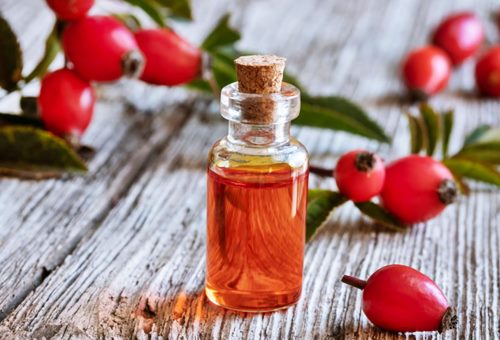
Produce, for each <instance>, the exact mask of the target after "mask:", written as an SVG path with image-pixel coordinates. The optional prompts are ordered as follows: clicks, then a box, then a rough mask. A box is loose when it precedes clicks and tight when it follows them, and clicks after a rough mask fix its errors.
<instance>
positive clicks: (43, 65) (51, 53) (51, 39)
mask: <svg viewBox="0 0 500 340" xmlns="http://www.w3.org/2000/svg"><path fill="white" fill-rule="evenodd" d="M60 50H61V46H60V44H59V37H58V34H57V24H55V25H54V28H53V29H52V32H50V34H49V36H48V37H47V40H46V41H45V52H44V54H43V56H42V59H40V61H39V62H38V64H37V65H36V66H35V68H34V69H33V71H31V72H30V74H28V75H27V76H26V77H25V78H24V81H25V82H26V83H29V82H30V81H32V80H33V79H35V78H41V77H43V76H44V75H45V73H46V72H47V70H48V68H49V66H50V64H52V62H53V61H54V59H55V58H56V57H57V54H58V53H59V51H60Z"/></svg>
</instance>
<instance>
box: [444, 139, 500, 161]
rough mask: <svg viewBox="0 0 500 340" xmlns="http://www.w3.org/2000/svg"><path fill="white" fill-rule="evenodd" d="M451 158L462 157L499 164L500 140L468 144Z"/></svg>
mask: <svg viewBox="0 0 500 340" xmlns="http://www.w3.org/2000/svg"><path fill="white" fill-rule="evenodd" d="M453 158H464V159H469V160H472V161H478V162H484V163H488V164H493V165H500V141H497V142H484V143H475V144H469V145H467V146H465V147H464V148H463V149H461V150H460V151H459V152H458V153H457V154H455V155H454V156H453Z"/></svg>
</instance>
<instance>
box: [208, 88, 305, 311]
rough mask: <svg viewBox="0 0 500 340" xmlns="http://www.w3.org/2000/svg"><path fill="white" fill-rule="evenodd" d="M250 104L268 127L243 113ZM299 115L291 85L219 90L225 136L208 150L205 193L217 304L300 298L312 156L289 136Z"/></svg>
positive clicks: (276, 303) (264, 305)
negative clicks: (258, 90) (264, 90)
mask: <svg viewBox="0 0 500 340" xmlns="http://www.w3.org/2000/svg"><path fill="white" fill-rule="evenodd" d="M252 102H254V103H255V102H256V103H257V108H259V107H260V108H262V110H265V111H266V112H265V114H266V117H267V118H268V119H267V120H266V121H265V123H263V122H262V120H261V119H258V118H257V117H258V116H256V115H255V114H248V112H245V111H246V110H247V108H249V105H248V104H249V103H252ZM259 103H260V104H259ZM263 103H264V104H263ZM259 105H260V106H259ZM254 109H255V105H254ZM247 111H248V110H247ZM254 111H255V110H254ZM299 111H300V92H299V90H298V89H297V88H296V87H294V86H292V85H290V84H286V83H284V84H283V86H281V92H280V93H272V94H248V93H242V92H240V91H239V90H238V83H233V84H231V85H228V86H226V87H225V88H224V89H223V90H222V93H221V114H222V116H223V117H224V118H225V119H227V120H228V121H229V131H228V135H227V136H226V137H224V138H222V139H220V140H219V141H218V142H216V143H215V145H214V146H213V147H212V149H211V151H210V153H209V165H208V189H207V194H208V202H207V276H206V288H205V290H206V294H207V297H208V298H209V299H210V301H212V302H213V303H215V304H217V305H220V306H222V307H225V308H229V309H234V310H240V311H254V312H257V311H270V310H276V309H281V308H285V307H287V306H289V305H292V304H294V303H295V302H297V300H298V299H299V297H300V294H301V287H302V272H303V259H304V243H305V225H306V208H307V188H308V186H307V183H308V175H309V172H308V159H309V156H308V153H307V151H306V149H305V148H304V146H303V145H302V144H300V143H299V142H298V141H297V140H296V139H294V138H293V137H291V136H290V121H291V120H292V119H294V118H295V117H297V116H298V114H299ZM254 113H255V112H254Z"/></svg>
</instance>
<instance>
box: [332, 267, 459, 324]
mask: <svg viewBox="0 0 500 340" xmlns="http://www.w3.org/2000/svg"><path fill="white" fill-rule="evenodd" d="M342 282H344V283H346V284H348V285H351V286H353V287H356V288H359V289H362V290H363V312H364V313H365V315H366V317H367V318H368V319H369V320H370V321H371V322H372V323H373V324H374V325H375V326H377V327H380V328H382V329H385V330H388V331H394V332H415V331H440V332H442V331H444V330H446V329H448V328H454V327H455V326H456V323H457V318H456V316H455V314H454V312H453V309H452V308H451V307H450V306H449V304H448V301H447V299H446V296H444V294H443V292H442V291H441V289H440V288H439V287H438V286H437V285H436V283H435V282H434V281H432V280H431V279H430V278H429V277H427V276H426V275H424V274H422V273H421V272H419V271H417V270H415V269H413V268H411V267H408V266H404V265H401V264H392V265H388V266H385V267H382V268H380V269H379V270H377V271H376V272H375V273H373V274H372V275H371V276H370V277H369V278H368V280H366V281H365V280H361V279H358V278H356V277H352V276H348V275H344V276H343V277H342Z"/></svg>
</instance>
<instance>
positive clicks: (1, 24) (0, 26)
mask: <svg viewBox="0 0 500 340" xmlns="http://www.w3.org/2000/svg"><path fill="white" fill-rule="evenodd" d="M22 70H23V57H22V51H21V47H20V46H19V42H18V41H17V37H16V34H15V33H14V31H13V30H12V28H11V27H10V25H9V23H8V22H7V21H6V20H5V19H4V18H3V17H1V16H0V87H2V88H4V89H5V90H6V91H8V92H11V91H14V90H15V89H16V88H17V83H18V82H19V80H21V78H22V76H21V73H22Z"/></svg>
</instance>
